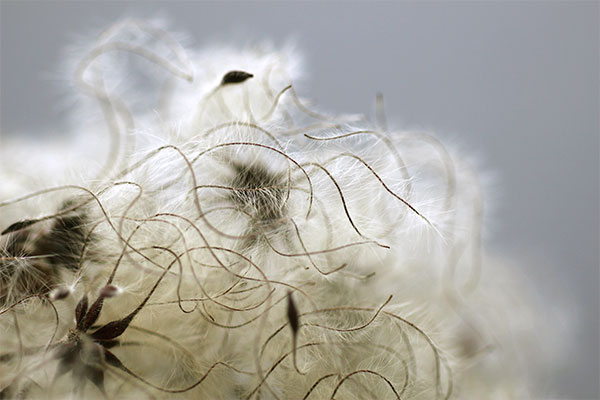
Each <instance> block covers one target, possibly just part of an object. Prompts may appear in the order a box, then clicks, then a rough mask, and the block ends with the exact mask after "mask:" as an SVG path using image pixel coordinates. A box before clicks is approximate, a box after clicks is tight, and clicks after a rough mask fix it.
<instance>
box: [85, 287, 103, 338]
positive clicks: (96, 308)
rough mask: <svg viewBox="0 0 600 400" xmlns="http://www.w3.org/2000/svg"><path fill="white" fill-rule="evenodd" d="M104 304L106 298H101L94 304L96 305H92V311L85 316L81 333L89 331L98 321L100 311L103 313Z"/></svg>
mask: <svg viewBox="0 0 600 400" xmlns="http://www.w3.org/2000/svg"><path fill="white" fill-rule="evenodd" d="M103 304H104V297H102V296H99V297H98V298H97V299H96V301H95V302H94V304H92V306H91V307H90V310H89V311H88V312H87V314H86V315H85V318H84V319H83V322H82V324H81V329H80V331H82V332H85V331H87V330H88V329H90V327H91V326H92V325H94V324H95V323H96V321H98V317H99V316H100V311H102V305H103Z"/></svg>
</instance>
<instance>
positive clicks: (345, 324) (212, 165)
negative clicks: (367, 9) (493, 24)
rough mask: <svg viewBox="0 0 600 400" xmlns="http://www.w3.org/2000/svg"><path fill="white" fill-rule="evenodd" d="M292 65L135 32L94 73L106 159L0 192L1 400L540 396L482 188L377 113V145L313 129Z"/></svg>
mask: <svg viewBox="0 0 600 400" xmlns="http://www.w3.org/2000/svg"><path fill="white" fill-rule="evenodd" d="M296 64H297V62H296V61H295V58H294V57H293V54H292V52H291V51H280V52H275V51H271V50H269V49H267V48H264V47H256V48H251V49H247V50H235V49H222V48H221V49H215V50H212V51H207V52H205V53H193V52H190V51H187V50H184V49H183V47H181V46H180V45H179V44H178V42H177V41H176V40H175V39H174V38H173V37H172V36H171V35H169V34H168V33H167V32H166V31H164V30H162V29H160V28H157V27H156V26H154V25H152V24H150V23H147V22H145V21H138V20H127V21H124V22H122V23H119V24H116V25H115V26H112V27H110V28H109V29H107V30H106V31H105V32H103V33H102V34H101V35H100V36H99V37H98V38H97V40H96V41H95V42H94V44H93V45H92V46H91V48H89V49H88V50H87V51H86V53H85V54H84V55H83V56H82V57H81V58H79V59H78V61H77V64H76V66H75V83H76V85H77V87H78V88H79V89H80V90H81V93H83V95H85V96H87V98H88V100H91V101H93V104H94V106H95V107H98V108H99V109H100V112H101V114H100V115H101V116H102V118H101V119H102V120H103V121H105V124H104V125H103V126H99V127H94V128H91V127H90V126H89V125H88V126H82V127H81V131H82V132H80V133H78V134H79V135H82V134H85V132H83V131H86V130H89V131H90V135H93V133H94V132H96V131H102V130H104V132H106V131H107V132H108V135H107V136H106V137H107V139H106V140H105V143H106V145H107V147H108V149H109V150H108V157H107V158H106V159H105V160H104V162H103V166H102V167H101V168H99V169H98V170H97V171H95V170H94V168H93V165H96V164H94V163H92V162H90V160H85V159H84V160H82V161H81V163H80V164H76V165H72V164H70V165H68V166H67V167H68V168H69V169H71V170H78V171H79V180H78V181H77V180H73V179H71V180H69V179H66V178H65V179H62V180H59V181H60V182H57V184H56V185H54V186H50V187H46V188H39V187H28V186H27V181H26V180H25V179H23V177H22V176H21V175H18V174H16V173H15V172H13V171H12V170H9V169H6V170H3V171H1V172H0V176H1V177H2V178H3V179H4V180H5V181H6V182H9V184H6V185H5V189H4V190H2V191H0V196H1V197H0V229H1V230H2V231H3V232H2V236H1V237H0V302H1V304H0V331H1V332H2V333H1V334H0V393H1V396H0V397H4V398H65V397H68V396H72V397H73V398H86V399H87V398H129V397H131V398H145V397H148V398H165V397H171V396H172V397H174V398H175V397H188V398H201V399H259V398H260V399H325V398H327V399H329V398H331V399H333V398H336V399H388V398H389V399H400V398H402V399H449V398H463V399H466V398H472V399H481V398H509V397H512V396H518V395H522V394H523V393H525V392H524V390H525V384H524V382H523V381H522V379H521V377H520V376H519V373H518V372H517V369H516V366H515V364H514V362H515V361H514V355H513V354H512V353H511V351H510V348H511V346H512V345H513V343H512V341H513V335H512V333H511V324H510V323H505V322H506V321H503V322H501V323H499V321H498V319H497V318H496V315H498V314H502V313H503V312H504V311H503V310H506V308H507V307H510V304H509V301H508V300H506V299H502V298H499V297H497V294H498V293H501V291H502V290H504V289H503V288H501V287H499V285H500V284H499V280H498V279H497V276H501V273H500V272H498V274H499V275H496V272H494V271H495V270H496V269H497V268H500V265H499V264H498V263H496V262H494V261H493V260H490V259H488V258H486V257H485V255H484V254H482V249H481V224H482V212H483V208H482V194H481V190H480V184H479V182H478V178H477V177H476V174H475V173H474V172H473V171H472V170H471V169H470V168H469V166H468V165H467V163H466V162H464V161H463V160H462V159H461V158H457V157H456V156H455V155H453V154H451V152H449V151H448V150H447V149H446V148H445V147H444V145H442V144H441V143H440V142H439V141H438V140H437V139H436V138H435V137H434V136H432V135H429V134H427V133H423V132H405V131H397V132H395V131H390V130H388V128H387V124H386V121H385V117H384V114H383V112H382V109H383V106H382V100H381V98H379V101H378V104H379V113H378V118H377V121H376V122H375V123H371V122H369V121H368V120H367V119H366V118H365V117H362V116H330V115H323V114H320V113H317V112H315V111H313V110H312V109H311V108H310V107H309V106H307V105H306V101H305V100H303V99H301V98H299V97H298V95H297V93H296V91H295V87H294V83H293V82H294V80H293V77H294V76H295V75H296V74H297V73H296V71H295V69H296ZM136 68H137V69H139V70H135V69H136ZM129 69H134V70H135V72H134V73H131V72H130V75H126V73H127V71H128V70H129ZM144 74H145V75H144ZM139 76H145V77H146V79H152V81H155V82H156V84H155V85H154V86H153V89H146V87H145V86H146V85H143V87H142V86H136V85H135V82H136V79H138V78H139ZM127 82H134V84H132V87H130V88H129V87H127V84H126V83H127ZM156 93H158V95H157V96H154V94H156ZM154 97H156V98H157V101H156V103H153V102H152V101H151V99H153V98H154ZM84 110H87V111H86V112H89V113H90V115H92V114H94V113H95V111H91V110H92V109H91V108H89V109H84ZM94 115H95V114H94ZM91 119H93V118H91ZM3 156H5V157H10V155H8V154H6V155H3ZM60 161H61V160H54V162H57V163H58V162H60ZM71 162H72V161H71ZM86 162H87V164H86ZM83 170H86V171H88V170H89V171H91V172H89V173H87V172H86V173H84V172H80V171H83ZM39 173H44V171H43V168H41V171H40V172H39ZM82 175H83V176H82ZM54 180H55V181H56V179H54ZM11 182H12V184H11ZM488 270H491V271H492V272H491V273H489V272H488V273H487V275H486V274H484V273H483V272H482V271H488Z"/></svg>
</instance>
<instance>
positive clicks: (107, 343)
mask: <svg viewBox="0 0 600 400" xmlns="http://www.w3.org/2000/svg"><path fill="white" fill-rule="evenodd" d="M99 344H100V345H101V346H102V347H104V348H105V349H112V348H113V347H115V346H117V345H120V344H121V342H119V341H118V340H103V341H101V342H100V343H99Z"/></svg>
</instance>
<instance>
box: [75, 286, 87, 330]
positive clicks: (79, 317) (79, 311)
mask: <svg viewBox="0 0 600 400" xmlns="http://www.w3.org/2000/svg"><path fill="white" fill-rule="evenodd" d="M87 308H88V298H87V296H86V295H84V296H83V297H82V298H81V300H79V303H77V307H75V321H77V329H78V330H80V331H81V330H83V317H84V316H85V313H86V312H87Z"/></svg>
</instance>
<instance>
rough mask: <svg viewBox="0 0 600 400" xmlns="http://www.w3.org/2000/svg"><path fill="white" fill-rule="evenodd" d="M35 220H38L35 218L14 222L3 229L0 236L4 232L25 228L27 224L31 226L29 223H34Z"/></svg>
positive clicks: (4, 233)
mask: <svg viewBox="0 0 600 400" xmlns="http://www.w3.org/2000/svg"><path fill="white" fill-rule="evenodd" d="M36 222H39V220H37V219H26V220H25V221H19V222H15V223H14V224H12V225H11V226H9V227H8V228H6V229H5V230H3V231H2V233H0V236H2V235H6V234H8V233H11V232H15V231H20V230H21V229H25V228H27V227H28V226H31V225H33V224H35V223H36Z"/></svg>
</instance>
